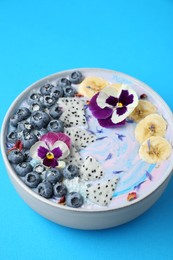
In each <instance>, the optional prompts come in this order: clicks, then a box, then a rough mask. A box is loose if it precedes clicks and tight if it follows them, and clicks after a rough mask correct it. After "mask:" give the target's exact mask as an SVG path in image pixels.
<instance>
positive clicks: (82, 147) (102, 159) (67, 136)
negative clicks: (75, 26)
mask: <svg viewBox="0 0 173 260" xmlns="http://www.w3.org/2000/svg"><path fill="white" fill-rule="evenodd" d="M172 133H173V117H172V112H171V111H170V109H169V108H168V106H167V105H166V103H165V102H164V101H163V100H162V98H161V97H160V96H159V95H158V94H157V93H155V92H154V91H153V90H152V89H151V88H149V87H148V86H147V85H146V84H144V83H143V82H141V81H139V80H136V79H134V78H132V77H130V76H128V75H125V74H123V73H120V72H116V71H111V70H105V69H75V70H69V71H63V72H60V73H57V74H54V75H51V76H48V77H46V78H43V79H41V80H39V81H37V82H36V83H34V84H33V85H31V86H30V87H28V88H27V89H26V90H25V91H24V92H23V93H21V95H20V96H18V97H17V99H16V100H15V101H14V102H13V104H12V105H11V107H10V108H9V111H8V112H7V114H6V117H5V119H4V122H3V126H2V131H1V149H2V154H3V159H4V162H5V166H6V168H7V172H8V175H9V177H10V179H11V181H12V183H13V185H14V187H15V189H16V190H17V192H18V193H19V195H20V196H21V197H22V198H23V199H24V201H25V202H26V203H27V204H28V205H29V206H30V207H31V208H32V209H33V210H35V211H36V212H38V213H39V214H40V215H42V216H44V217H45V218H47V219H49V220H51V221H53V222H55V223H58V224H61V225H65V226H68V227H73V228H78V229H104V228H110V227H114V226H118V225H121V224H123V223H126V222H128V221H130V220H132V219H134V218H136V217H138V216H139V215H141V214H142V213H144V212H145V211H146V210H147V209H149V208H150V207H151V206H152V205H153V204H154V203H155V202H156V201H157V199H158V198H159V197H160V195H161V194H162V193H163V191H164V189H165V188H166V186H167V184H168V182H169V180H170V178H171V172H172V169H173V153H172V145H173V135H172Z"/></svg>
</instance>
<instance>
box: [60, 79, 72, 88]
mask: <svg viewBox="0 0 173 260" xmlns="http://www.w3.org/2000/svg"><path fill="white" fill-rule="evenodd" d="M70 85H71V82H70V81H69V80H68V79H66V78H60V79H59V80H58V82H57V86H60V87H65V86H70Z"/></svg>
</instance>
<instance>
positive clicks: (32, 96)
mask: <svg viewBox="0 0 173 260" xmlns="http://www.w3.org/2000/svg"><path fill="white" fill-rule="evenodd" d="M41 96H42V95H41V94H40V93H30V95H29V97H28V100H27V101H28V104H29V105H31V104H32V103H34V102H39V101H40V98H41Z"/></svg>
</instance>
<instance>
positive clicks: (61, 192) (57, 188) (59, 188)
mask: <svg viewBox="0 0 173 260" xmlns="http://www.w3.org/2000/svg"><path fill="white" fill-rule="evenodd" d="M53 194H54V195H55V196H56V197H59V198H60V197H63V196H65V195H66V194H67V187H66V186H65V185H64V184H63V183H59V182H57V183H56V184H55V185H54V186H53Z"/></svg>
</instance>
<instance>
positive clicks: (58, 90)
mask: <svg viewBox="0 0 173 260" xmlns="http://www.w3.org/2000/svg"><path fill="white" fill-rule="evenodd" d="M63 95H64V92H63V88H62V87H61V86H54V87H53V88H52V96H53V97H55V98H56V99H58V98H60V97H63Z"/></svg>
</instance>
